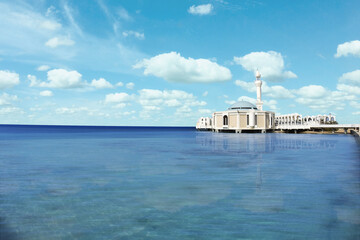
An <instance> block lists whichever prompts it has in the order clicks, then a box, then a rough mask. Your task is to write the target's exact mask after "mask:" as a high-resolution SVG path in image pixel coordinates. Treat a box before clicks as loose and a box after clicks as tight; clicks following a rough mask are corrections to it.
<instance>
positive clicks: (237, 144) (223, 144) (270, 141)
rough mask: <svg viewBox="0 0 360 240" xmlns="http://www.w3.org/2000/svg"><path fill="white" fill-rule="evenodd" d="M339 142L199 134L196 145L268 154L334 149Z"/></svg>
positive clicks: (266, 135)
mask: <svg viewBox="0 0 360 240" xmlns="http://www.w3.org/2000/svg"><path fill="white" fill-rule="evenodd" d="M336 142H337V140H324V139H316V138H312V139H303V138H300V137H298V136H297V135H284V134H252V135H251V134H246V135H245V134H244V135H233V134H213V133H209V132H199V133H198V134H197V136H196V143H197V144H200V145H203V146H207V147H209V146H210V147H211V150H212V151H220V152H222V151H227V152H242V153H245V152H246V153H266V152H273V151H277V150H286V149H289V150H290V149H333V148H334V147H335V144H336Z"/></svg>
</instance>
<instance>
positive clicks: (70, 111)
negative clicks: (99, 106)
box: [55, 107, 89, 114]
mask: <svg viewBox="0 0 360 240" xmlns="http://www.w3.org/2000/svg"><path fill="white" fill-rule="evenodd" d="M88 111H89V109H88V108H87V107H71V108H68V107H61V108H57V109H55V112H56V113H57V114H74V113H79V112H88Z"/></svg>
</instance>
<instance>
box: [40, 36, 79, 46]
mask: <svg viewBox="0 0 360 240" xmlns="http://www.w3.org/2000/svg"><path fill="white" fill-rule="evenodd" d="M74 44H75V42H74V41H73V40H71V39H70V38H69V37H66V36H60V37H54V38H51V39H49V40H48V41H47V42H46V43H45V45H46V46H48V47H51V48H56V47H59V46H72V45H74Z"/></svg>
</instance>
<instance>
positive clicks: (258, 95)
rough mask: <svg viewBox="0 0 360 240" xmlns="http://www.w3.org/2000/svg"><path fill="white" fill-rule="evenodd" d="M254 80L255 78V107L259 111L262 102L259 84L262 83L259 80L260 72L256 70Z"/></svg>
mask: <svg viewBox="0 0 360 240" xmlns="http://www.w3.org/2000/svg"><path fill="white" fill-rule="evenodd" d="M255 77H256V80H255V85H256V107H257V109H259V110H260V111H262V106H263V102H262V101H261V85H262V81H261V79H260V78H261V74H260V73H259V71H258V70H256V76H255Z"/></svg>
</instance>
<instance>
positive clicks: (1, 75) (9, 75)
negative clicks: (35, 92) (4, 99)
mask: <svg viewBox="0 0 360 240" xmlns="http://www.w3.org/2000/svg"><path fill="white" fill-rule="evenodd" d="M19 83H20V79H19V74H17V73H15V72H10V71H8V70H0V89H5V88H10V87H13V86H15V85H17V84H19Z"/></svg>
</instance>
